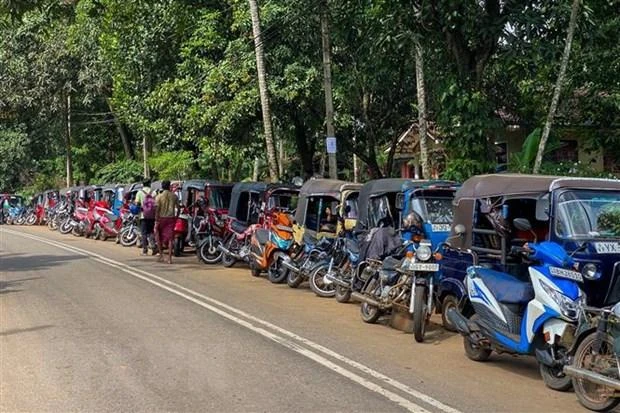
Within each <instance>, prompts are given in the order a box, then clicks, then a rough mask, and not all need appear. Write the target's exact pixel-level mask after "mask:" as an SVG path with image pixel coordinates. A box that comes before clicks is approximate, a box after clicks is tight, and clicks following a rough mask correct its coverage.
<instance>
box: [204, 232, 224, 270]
mask: <svg viewBox="0 0 620 413" xmlns="http://www.w3.org/2000/svg"><path fill="white" fill-rule="evenodd" d="M221 243H222V241H221V240H220V238H218V237H213V236H212V237H209V238H207V239H206V240H205V241H203V242H202V243H201V244H200V246H199V247H198V256H199V257H200V259H201V260H202V262H204V263H205V264H217V263H218V262H220V261H221V260H222V256H223V255H224V253H223V252H222V251H220V249H219V248H218V247H219V246H220V244H221Z"/></svg>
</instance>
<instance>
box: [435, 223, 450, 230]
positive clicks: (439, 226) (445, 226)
mask: <svg viewBox="0 0 620 413" xmlns="http://www.w3.org/2000/svg"><path fill="white" fill-rule="evenodd" d="M431 229H432V231H433V232H448V231H450V224H433V225H431Z"/></svg>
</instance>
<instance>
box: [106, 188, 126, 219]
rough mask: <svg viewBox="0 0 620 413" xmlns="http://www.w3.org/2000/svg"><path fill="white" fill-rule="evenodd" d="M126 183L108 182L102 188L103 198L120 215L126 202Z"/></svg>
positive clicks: (115, 213)
mask: <svg viewBox="0 0 620 413" xmlns="http://www.w3.org/2000/svg"><path fill="white" fill-rule="evenodd" d="M125 186H126V185H125V184H106V185H104V186H103V188H102V196H103V200H104V201H105V202H107V203H108V205H109V206H110V210H111V211H112V212H113V213H114V215H116V216H120V213H121V209H122V208H123V204H124V197H123V195H124V193H125Z"/></svg>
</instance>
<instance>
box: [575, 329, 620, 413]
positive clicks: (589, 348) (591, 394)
mask: <svg viewBox="0 0 620 413" xmlns="http://www.w3.org/2000/svg"><path fill="white" fill-rule="evenodd" d="M595 341H596V333H593V334H590V335H589V336H587V337H586V338H585V339H584V340H583V341H582V342H581V344H580V345H579V347H578V348H577V351H576V352H575V358H574V363H573V365H574V366H575V367H576V368H580V369H587V370H590V371H593V372H595V373H598V374H602V375H604V376H607V377H611V378H615V379H616V380H617V379H618V362H617V361H616V357H615V355H614V346H613V342H612V340H611V337H610V336H609V335H607V334H605V337H604V338H603V341H602V342H601V350H600V352H599V353H598V354H596V355H595V354H594V344H595ZM572 382H573V387H574V388H575V394H576V395H577V398H578V399H579V403H581V404H582V405H583V406H584V407H586V408H588V409H590V410H594V411H597V412H603V411H608V410H612V409H613V408H615V407H616V406H617V405H618V404H619V403H620V399H619V398H615V397H613V395H614V391H613V389H610V388H608V387H605V386H602V385H599V384H594V383H592V382H590V381H587V380H584V379H578V378H573V380H572Z"/></svg>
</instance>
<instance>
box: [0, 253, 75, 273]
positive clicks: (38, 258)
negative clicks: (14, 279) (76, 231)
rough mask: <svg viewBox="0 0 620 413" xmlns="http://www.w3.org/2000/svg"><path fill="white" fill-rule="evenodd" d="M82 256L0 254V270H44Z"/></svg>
mask: <svg viewBox="0 0 620 413" xmlns="http://www.w3.org/2000/svg"><path fill="white" fill-rule="evenodd" d="M84 258H86V257H83V256H77V255H16V254H11V255H2V256H0V271H2V272H3V273H6V272H19V271H37V270H46V269H48V268H51V267H56V266H59V265H62V264H64V263H66V262H68V261H74V260H81V259H84Z"/></svg>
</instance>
